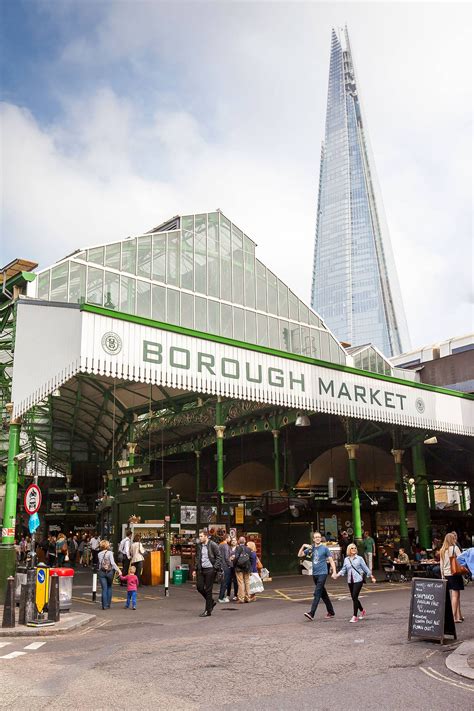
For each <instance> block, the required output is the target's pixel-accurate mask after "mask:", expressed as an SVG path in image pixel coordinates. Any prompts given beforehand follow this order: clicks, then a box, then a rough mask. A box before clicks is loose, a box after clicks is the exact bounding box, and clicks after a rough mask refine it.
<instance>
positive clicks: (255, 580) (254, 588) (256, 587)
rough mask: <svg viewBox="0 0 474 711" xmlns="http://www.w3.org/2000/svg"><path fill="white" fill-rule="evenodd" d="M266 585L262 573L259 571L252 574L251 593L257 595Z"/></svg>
mask: <svg viewBox="0 0 474 711" xmlns="http://www.w3.org/2000/svg"><path fill="white" fill-rule="evenodd" d="M263 590H264V587H263V583H262V580H261V578H260V575H259V574H258V573H251V574H250V594H251V595H255V593H261V592H263Z"/></svg>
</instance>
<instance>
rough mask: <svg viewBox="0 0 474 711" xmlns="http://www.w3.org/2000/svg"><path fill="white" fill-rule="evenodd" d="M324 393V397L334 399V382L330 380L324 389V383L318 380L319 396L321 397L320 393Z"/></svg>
mask: <svg viewBox="0 0 474 711" xmlns="http://www.w3.org/2000/svg"><path fill="white" fill-rule="evenodd" d="M323 390H324V392H325V393H326V395H330V396H331V397H334V381H333V380H330V381H329V385H328V386H327V387H326V386H325V384H324V381H323V380H322V379H321V378H319V394H320V395H322V394H323V393H322V391H323Z"/></svg>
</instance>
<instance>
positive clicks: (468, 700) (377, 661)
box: [0, 571, 474, 711]
mask: <svg viewBox="0 0 474 711" xmlns="http://www.w3.org/2000/svg"><path fill="white" fill-rule="evenodd" d="M312 591H313V585H312V580H311V578H310V577H309V576H294V577H287V578H274V580H273V582H272V583H270V584H268V585H267V586H266V589H265V592H264V593H262V594H261V595H259V596H258V598H257V601H256V602H255V603H252V604H249V605H236V604H234V603H229V604H224V605H221V604H218V605H216V608H215V610H214V613H213V615H212V617H208V618H201V617H199V613H200V612H201V610H202V609H203V601H202V598H201V597H200V595H199V594H198V593H197V592H196V590H195V589H194V588H193V586H192V585H191V584H189V583H188V584H186V585H184V586H181V587H178V586H177V587H174V586H171V588H170V596H169V597H168V598H165V597H164V594H163V589H162V588H146V587H143V588H141V589H140V590H139V594H138V609H137V610H136V611H132V610H125V609H123V606H124V599H125V595H126V592H125V590H124V588H121V587H120V586H114V591H113V602H112V608H111V609H110V610H102V609H101V608H100V602H99V601H98V602H96V603H93V602H92V600H91V576H90V573H89V572H82V571H81V572H79V574H78V575H77V576H76V584H75V586H74V593H73V597H74V600H73V602H74V608H73V612H74V613H76V612H81V613H85V614H93V615H95V616H96V617H95V619H94V620H92V621H91V622H90V623H89V624H88V625H86V626H85V627H83V628H82V629H78V630H76V631H74V632H71V633H68V634H65V635H56V636H52V637H48V638H47V639H41V640H37V641H36V642H34V643H32V644H41V646H40V647H37V648H34V647H33V648H32V647H31V644H25V643H26V642H27V640H22V639H21V638H9V639H7V640H0V678H1V680H2V684H1V689H2V693H1V695H0V709H1V708H8V709H14V710H16V709H21V710H22V711H29V709H46V708H47V709H52V710H55V709H58V710H59V709H72V708H74V709H76V710H79V711H82V709H84V710H86V709H87V710H89V709H90V708H95V709H114V710H115V709H128V708H130V704H131V703H133V704H136V703H137V704H139V706H140V708H141V710H142V711H148V709H150V711H151V710H153V711H162V710H163V711H165V709H166V711H168V709H169V708H170V707H171V708H174V709H176V710H177V711H181V709H183V710H185V711H204V709H205V710H206V711H207V710H208V709H209V708H212V711H231V709H232V711H234V709H235V708H236V706H237V707H239V708H240V709H243V710H244V711H247V709H249V710H250V709H255V708H261V707H267V708H269V709H272V711H290V710H291V711H294V709H295V707H298V711H306V710H307V709H308V710H309V709H311V711H315V710H316V711H319V710H322V711H324V710H326V709H328V710H332V709H340V708H345V707H347V706H348V705H350V707H351V708H364V709H369V710H371V709H374V711H375V709H377V711H379V709H380V707H381V706H383V707H384V711H392V709H393V711H395V710H397V711H398V710H399V709H400V708H401V707H402V706H404V705H409V706H410V708H411V709H412V710H414V711H425V710H426V711H428V710H429V711H433V709H436V710H437V709H441V710H444V709H451V708H453V706H455V705H460V706H461V705H462V706H463V707H467V708H470V707H472V706H473V703H474V684H473V683H472V681H471V679H469V678H464V677H462V676H459V675H458V674H457V673H455V672H453V671H452V670H451V669H450V668H449V666H447V664H446V661H447V659H451V658H452V656H453V653H456V651H457V650H458V649H462V645H463V643H466V642H467V641H469V640H472V639H473V638H474V585H469V586H467V587H466V590H465V591H464V592H463V593H462V609H463V614H464V616H465V622H464V623H463V624H460V625H456V630H457V633H458V640H457V641H452V642H448V643H447V644H444V645H440V644H438V643H434V642H429V641H423V640H412V641H410V642H408V639H407V632H408V611H409V597H410V585H409V584H385V583H383V582H380V583H378V584H376V585H372V584H367V585H366V586H364V589H363V595H362V597H361V600H362V603H363V605H364V607H365V609H366V610H367V617H366V618H365V619H364V620H363V621H360V622H357V623H356V624H350V623H349V619H350V616H351V601H350V599H349V595H348V590H347V586H346V585H345V584H344V582H343V581H342V580H338V581H332V580H330V581H329V582H328V591H329V594H330V596H331V598H332V600H333V604H334V606H335V610H336V617H335V618H333V619H330V620H326V619H325V618H324V613H325V609H324V605H322V604H321V605H320V607H319V609H318V611H317V615H316V618H315V621H314V622H309V621H308V620H306V619H305V618H304V616H303V613H304V612H305V611H306V610H308V609H309V604H310V601H311V599H312ZM216 592H217V590H216ZM1 645H4V646H1ZM470 654H471V653H470V652H469V653H468V654H466V655H464V656H466V657H467V660H469V659H470ZM24 669H27V670H28V674H27V675H26V676H25V675H24V674H23V673H22V671H23V670H24Z"/></svg>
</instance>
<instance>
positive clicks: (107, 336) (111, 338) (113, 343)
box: [101, 331, 122, 355]
mask: <svg viewBox="0 0 474 711" xmlns="http://www.w3.org/2000/svg"><path fill="white" fill-rule="evenodd" d="M101 343H102V348H103V349H104V351H105V352H106V353H108V354H109V355H117V353H120V351H121V350H122V339H121V338H120V336H119V335H118V334H116V333H114V332H113V331H108V333H104V335H103V336H102V341H101Z"/></svg>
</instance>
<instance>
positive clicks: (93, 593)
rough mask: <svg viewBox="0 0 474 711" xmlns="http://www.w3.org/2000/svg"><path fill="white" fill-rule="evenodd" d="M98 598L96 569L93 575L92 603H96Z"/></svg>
mask: <svg viewBox="0 0 474 711" xmlns="http://www.w3.org/2000/svg"><path fill="white" fill-rule="evenodd" d="M96 597H97V570H96V569H95V568H94V572H93V573H92V602H95V600H96Z"/></svg>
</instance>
